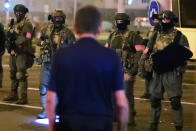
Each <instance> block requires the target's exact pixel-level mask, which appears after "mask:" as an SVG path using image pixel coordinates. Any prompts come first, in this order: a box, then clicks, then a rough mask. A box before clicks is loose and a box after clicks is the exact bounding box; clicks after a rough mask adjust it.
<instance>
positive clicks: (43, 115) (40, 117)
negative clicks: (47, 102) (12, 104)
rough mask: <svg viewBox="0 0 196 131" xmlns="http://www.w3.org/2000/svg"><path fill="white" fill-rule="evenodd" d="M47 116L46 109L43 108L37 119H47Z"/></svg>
mask: <svg viewBox="0 0 196 131" xmlns="http://www.w3.org/2000/svg"><path fill="white" fill-rule="evenodd" d="M45 118H47V117H46V111H45V110H42V112H41V113H40V114H38V116H37V119H45Z"/></svg>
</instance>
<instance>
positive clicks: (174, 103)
mask: <svg viewBox="0 0 196 131" xmlns="http://www.w3.org/2000/svg"><path fill="white" fill-rule="evenodd" d="M170 101H171V106H172V109H173V110H179V109H180V108H181V100H180V98H179V97H173V98H171V99H170Z"/></svg>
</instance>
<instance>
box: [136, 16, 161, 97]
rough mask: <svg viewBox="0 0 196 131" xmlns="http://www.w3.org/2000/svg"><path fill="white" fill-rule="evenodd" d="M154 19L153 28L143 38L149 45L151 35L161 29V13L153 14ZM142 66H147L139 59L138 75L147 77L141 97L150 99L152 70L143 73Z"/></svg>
mask: <svg viewBox="0 0 196 131" xmlns="http://www.w3.org/2000/svg"><path fill="white" fill-rule="evenodd" d="M152 19H153V28H151V29H150V30H149V32H148V33H147V35H146V37H147V38H146V39H145V38H144V39H143V44H144V45H145V46H147V43H148V41H149V39H150V37H151V36H152V35H153V34H154V33H157V32H158V31H159V30H160V24H159V14H153V16H152ZM142 66H145V64H144V63H142V61H139V69H138V75H139V76H140V77H142V78H144V79H145V86H146V87H145V89H146V90H145V92H144V94H143V95H142V96H141V97H140V98H144V99H150V81H151V80H152V71H150V72H148V71H146V72H145V73H142V72H143V71H141V69H143V67H142Z"/></svg>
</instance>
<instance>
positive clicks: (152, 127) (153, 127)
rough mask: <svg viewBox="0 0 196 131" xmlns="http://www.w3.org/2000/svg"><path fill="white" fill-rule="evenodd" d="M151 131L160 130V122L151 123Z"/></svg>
mask: <svg viewBox="0 0 196 131" xmlns="http://www.w3.org/2000/svg"><path fill="white" fill-rule="evenodd" d="M149 131H159V128H158V124H151V125H150V130H149Z"/></svg>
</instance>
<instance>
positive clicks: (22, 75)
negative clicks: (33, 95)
mask: <svg viewBox="0 0 196 131" xmlns="http://www.w3.org/2000/svg"><path fill="white" fill-rule="evenodd" d="M16 66H17V73H16V78H17V79H18V80H19V87H20V99H19V100H18V101H17V102H16V103H17V104H27V72H26V70H27V67H26V54H20V55H18V56H17V59H16Z"/></svg>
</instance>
